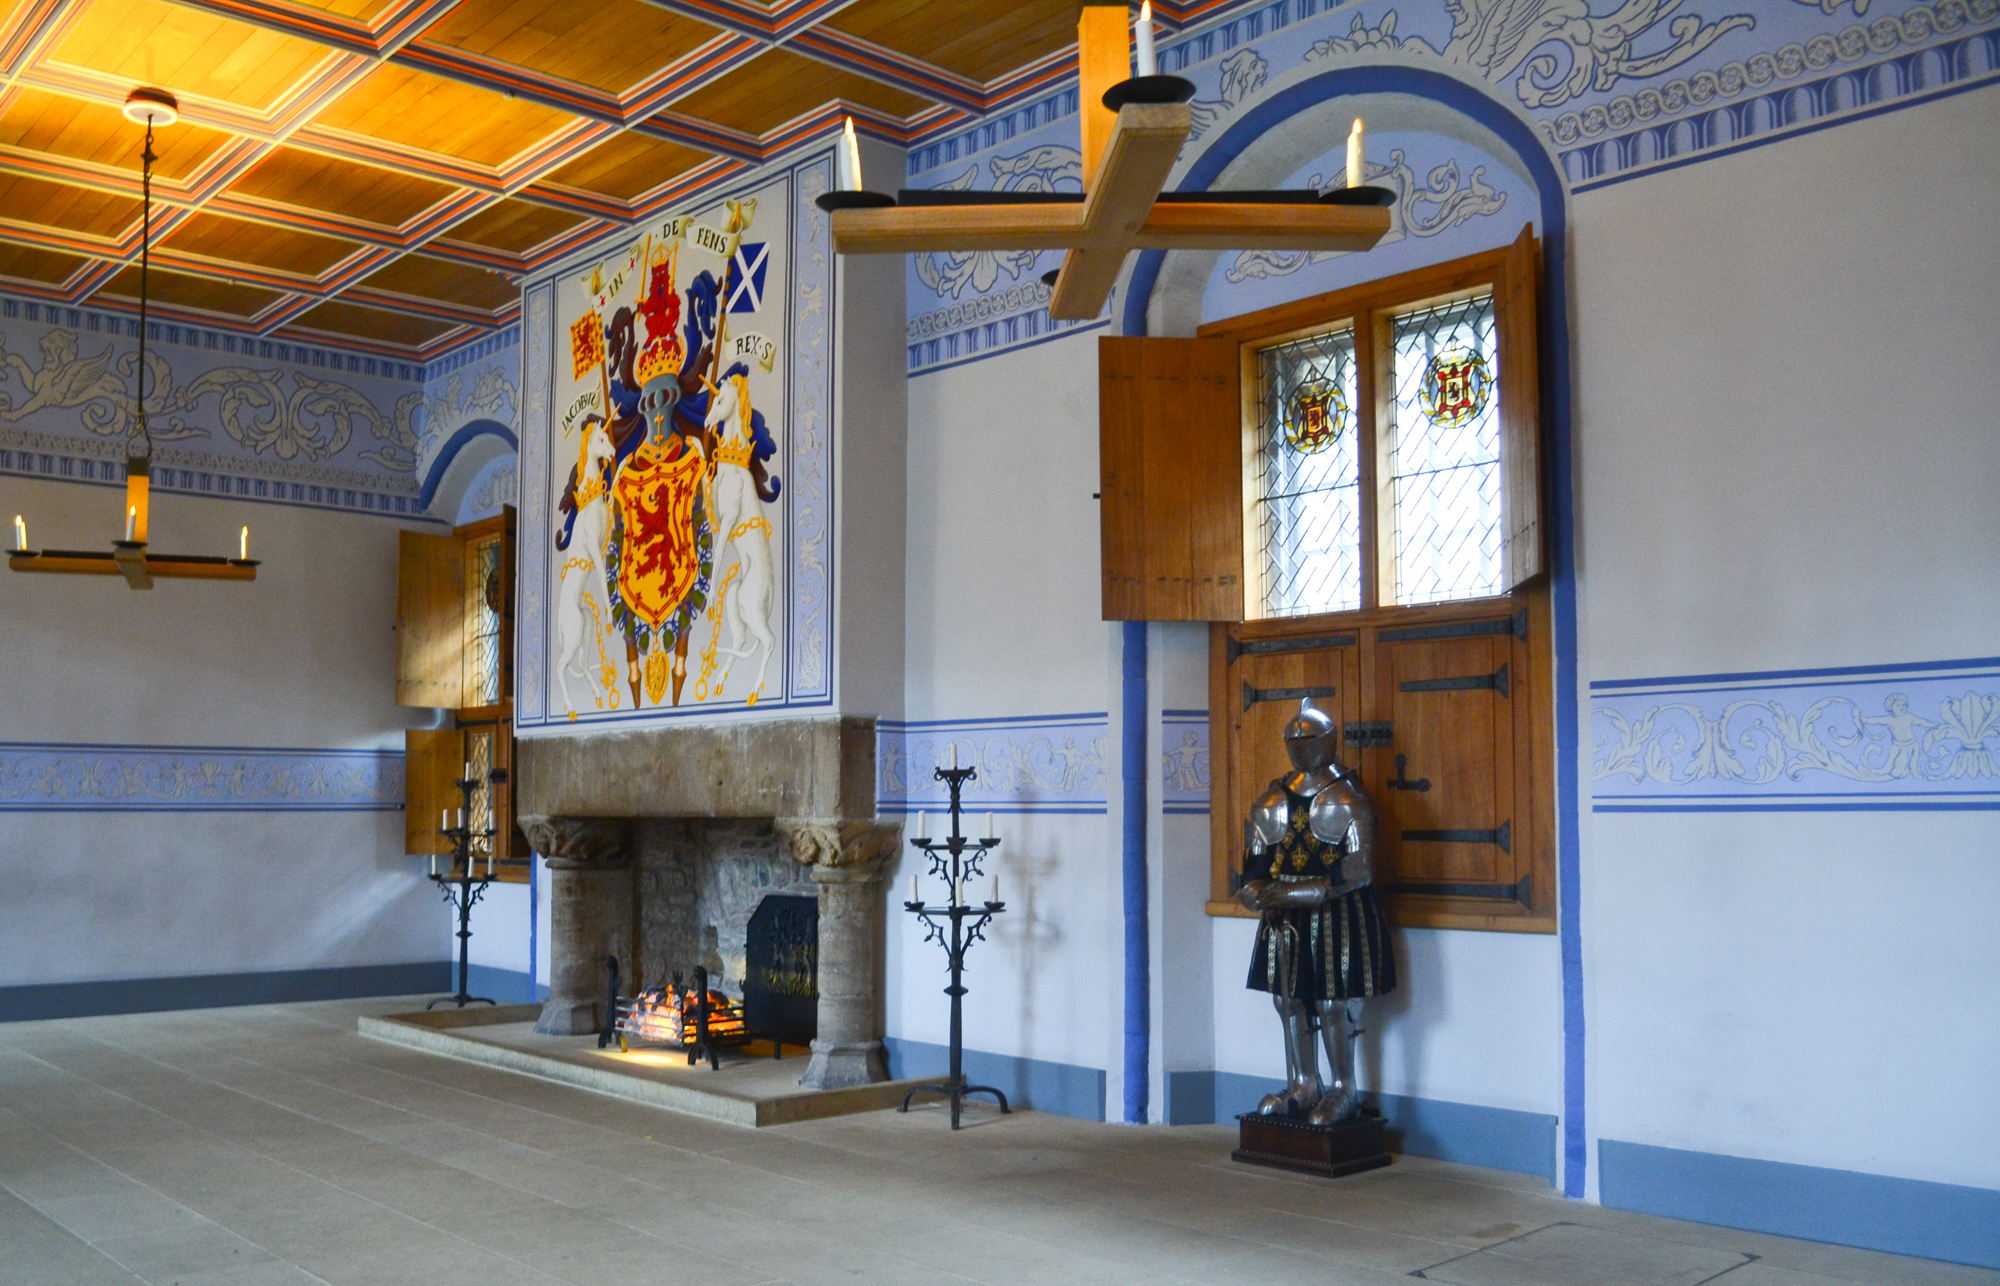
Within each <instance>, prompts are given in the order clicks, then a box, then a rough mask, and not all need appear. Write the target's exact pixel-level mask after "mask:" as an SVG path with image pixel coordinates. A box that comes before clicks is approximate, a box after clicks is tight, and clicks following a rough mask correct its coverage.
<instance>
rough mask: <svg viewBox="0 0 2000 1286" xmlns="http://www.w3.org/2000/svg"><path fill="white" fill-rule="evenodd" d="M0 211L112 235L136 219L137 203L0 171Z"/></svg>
mask: <svg viewBox="0 0 2000 1286" xmlns="http://www.w3.org/2000/svg"><path fill="white" fill-rule="evenodd" d="M0 211H5V212H6V217H8V218H10V219H17V220H19V221H20V222H22V223H33V224H37V225H40V226H41V227H45V228H58V229H60V230H62V231H64V232H82V233H88V234H90V235H92V236H99V237H115V236H117V235H119V234H120V233H122V232H124V231H125V230H126V229H127V228H129V227H131V226H132V224H133V222H134V221H135V220H137V219H138V217H139V214H140V205H139V202H138V201H137V200H136V199H134V198H132V197H128V196H114V195H112V194H111V193H109V192H93V191H91V190H90V189H89V188H79V187H72V186H70V185H69V184H67V183H49V182H46V181H44V180H42V179H30V178H23V177H20V176H17V175H12V174H0Z"/></svg>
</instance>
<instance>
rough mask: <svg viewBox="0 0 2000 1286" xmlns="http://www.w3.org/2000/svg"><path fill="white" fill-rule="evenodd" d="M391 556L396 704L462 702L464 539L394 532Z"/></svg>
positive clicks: (452, 706) (452, 705)
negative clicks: (396, 535)
mask: <svg viewBox="0 0 2000 1286" xmlns="http://www.w3.org/2000/svg"><path fill="white" fill-rule="evenodd" d="M399 536H400V539H399V542H398V547H397V551H396V552H397V561H396V704H397V705H403V706H444V707H446V708H449V709H453V710H455V709H457V708H458V707H459V706H460V705H462V704H464V700H463V697H464V676H463V674H462V673H461V669H462V666H463V664H464V662H463V658H464V655H465V542H464V541H463V540H460V539H459V538H458V537H456V536H430V535H426V534H424V533H423V532H417V531H405V532H401V533H399Z"/></svg>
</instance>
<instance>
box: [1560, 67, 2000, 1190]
mask: <svg viewBox="0 0 2000 1286" xmlns="http://www.w3.org/2000/svg"><path fill="white" fill-rule="evenodd" d="M1997 121H2000V88H1994V87H1988V88H1984V89H1980V90H1976V91H1972V92H1969V93H1964V94H1960V95H1956V96H1953V97H1949V98H1945V99H1942V100H1939V101H1937V102H1934V103H1931V104H1928V105H1924V106H1919V107H1914V108H1908V109H1905V110H1900V111H1894V112H1890V113H1888V114H1885V115H1882V116H1879V117H1874V118H1872V119H1868V120H1863V121H1859V122H1856V123H1854V124H1850V125H1846V126H1843V127H1841V128H1838V129H1832V130H1826V131H1822V132H1819V133H1813V134H1807V135H1803V136H1800V137H1797V138H1794V139H1790V140H1787V141H1784V142H1780V143H1776V144H1773V145H1771V146H1767V147H1761V148H1756V149H1753V150H1750V151H1747V152H1743V153H1740V154H1737V155H1735V156H1730V157H1725V158H1721V159H1717V160H1713V161H1708V162H1704V163H1702V164H1699V165H1692V166H1688V167H1685V168H1682V169H1679V170H1674V171H1671V172H1669V173H1666V174H1662V175H1658V176H1655V177H1651V178H1646V179H1641V180H1637V181H1634V182H1630V183H1623V184H1619V185H1616V186H1613V187H1610V188H1606V189H1604V190H1602V191H1599V192H1593V193H1587V194H1585V195H1583V196H1581V197H1579V198H1578V199H1577V201H1576V203H1575V217H1574V227H1575V239H1574V247H1575V254H1574V257H1573V262H1574V264H1575V272H1576V278H1575V281H1576V286H1575V298H1576V301H1577V312H1576V326H1575V334H1576V352H1577V367H1576V374H1577V390H1578V401H1579V415H1578V433H1579V453H1578V455H1579V470H1580V477H1581V484H1582V485H1581V506H1580V507H1581V520H1582V549H1581V564H1582V568H1583V581H1582V589H1583V605H1584V609H1583V610H1584V624H1585V637H1586V642H1587V649H1588V650H1587V651H1586V652H1585V654H1584V657H1583V660H1584V667H1585V671H1586V675H1587V677H1591V678H1598V679H1624V678H1635V677H1647V676H1656V675H1684V674H1699V673H1711V672H1721V671H1744V670H1763V669H1792V668H1806V667H1820V666H1836V665H1855V664H1883V663H1894V662H1908V661H1927V660H1936V659H1947V658H1958V657H1969V656H1984V655H1991V654H1992V653H1993V652H1994V650H1995V649H1994V646H1993V639H1994V637H1995V629H1996V626H2000V583H1996V580H1995V577H1994V575H1993V568H1994V567H1995V566H1996V565H2000V506H1996V505H1995V504H1994V503H1993V498H1992V493H1993V485H1994V480H1995V478H1996V477H2000V434H1996V433H1995V431H1994V415H1993V409H1992V408H1993V407H1994V406H1995V405H2000V256H1996V255H1995V254H1994V253H1993V248H1992V238H1991V220H1990V219H1989V218H1987V217H1985V214H1984V212H1987V211H1991V210H1993V209H1994V208H1996V205H2000V170H1996V169H1995V168H1994V166H1993V165H1992V164H1991V162H1990V158H1989V157H1988V156H1987V155H1986V153H1987V151H1988V150H1989V149H1988V146H1987V140H1989V139H1990V138H1991V137H1992V135H1993V129H1994V126H1995V123H1996V122H1997ZM1586 775H1587V774H1586ZM1586 789H1587V786H1586ZM1995 818H1996V815H1995V814H1993V813H1990V812H1988V813H1934V812H1900V813H1897V812H1881V813H1823V814H1807V813H1775V814H1771V813H1767V814H1697V815H1661V814H1650V815H1611V814H1597V815H1589V814H1586V832H1587V837H1588V844H1587V848H1586V863H1587V865H1586V868H1585V878H1584V883H1583V896H1584V903H1583V917H1582V932H1583V942H1584V949H1585V953H1586V980H1587V986H1588V997H1587V1003H1588V1010H1587V1016H1588V1021H1589V1024H1590V1038H1589V1046H1588V1048H1589V1059H1590V1082H1589V1083H1590V1086H1591V1090H1590V1097H1589V1113H1588V1121H1589V1132H1590V1134H1591V1135H1593V1136H1595V1137H1601V1138H1613V1139H1621V1140H1631V1141H1638V1142H1646V1143H1655V1144H1660V1145H1663V1146H1671V1147H1681V1148H1690V1149H1697V1150H1702V1151H1710V1152H1721V1153H1728V1154H1732V1155H1738V1156H1751V1157H1759V1158H1766V1159H1772V1160H1779V1161H1792V1162H1799V1163H1803V1164H1809V1165H1819V1166H1829V1167H1833V1168H1839V1169H1851V1170H1861V1171H1869V1172H1875V1173H1884V1174H1892V1175H1901V1176H1906V1177H1916V1178H1924V1179H1932V1180H1938V1181H1942V1182H1951V1183H1966V1184H1974V1185H1980V1186H1986V1187H2000V1111H1997V1110H1996V1108H1995V1106H1994V1102H1993V1097H1992V1087H1993V1079H1992V1068H1993V1066H1994V1064H1995V1055H1996V1052H2000V1051H1996V1045H1995V1040H1996V1035H1995V1034H1996V1033H2000V999H1996V997H1995V995H1994V992H1993V988H1992V979H1993V978H1994V977H1995V976H1996V972H2000V970H1997V969H1996V966H2000V935H1996V934H1995V933H1994V930H1993V925H1994V923H1995V920H1996V917H2000V865H1996V864H1995V863H1994V862H1993V860H1992V858H1993V854H1994V852H1995V851H1996V847H2000V821H1996V820H1995Z"/></svg>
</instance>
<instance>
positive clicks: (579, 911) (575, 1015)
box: [520, 816, 632, 1036]
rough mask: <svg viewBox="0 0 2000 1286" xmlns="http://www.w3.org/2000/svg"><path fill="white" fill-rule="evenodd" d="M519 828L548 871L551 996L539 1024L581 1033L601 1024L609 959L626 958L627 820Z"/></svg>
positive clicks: (557, 1032)
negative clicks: (606, 964)
mask: <svg viewBox="0 0 2000 1286" xmlns="http://www.w3.org/2000/svg"><path fill="white" fill-rule="evenodd" d="M520 820H521V830H522V832H523V833H524V834H525V835H527V837H528V842H529V843H530V844H532V845H533V846H534V849H535V851H536V852H537V853H540V854H541V855H542V857H543V858H544V859H546V861H547V864H548V870H549V998H548V999H547V1000H546V1001H544V1002H543V1003H542V1016H541V1018H540V1019H539V1020H537V1021H536V1023H535V1030H536V1031H538V1032H541V1033H543V1034H545V1035H549V1036H581V1035H584V1034H586V1033H588V1032H594V1031H600V1030H602V1029H603V1027H604V1021H605V1013H604V993H605V974H604V957H606V956H620V957H624V956H629V955H630V954H631V947H632V875H631V872H630V870H629V869H628V866H629V862H630V858H629V856H628V854H627V851H626V844H625V826H624V823H622V822H616V821H607V820H605V819H603V818H596V817H547V816H526V817H522V818H521V819H520Z"/></svg>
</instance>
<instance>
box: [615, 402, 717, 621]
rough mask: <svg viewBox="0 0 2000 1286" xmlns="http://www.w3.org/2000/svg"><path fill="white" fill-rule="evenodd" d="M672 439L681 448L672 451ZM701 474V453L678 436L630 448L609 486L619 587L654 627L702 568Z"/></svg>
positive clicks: (684, 594) (675, 605)
mask: <svg viewBox="0 0 2000 1286" xmlns="http://www.w3.org/2000/svg"><path fill="white" fill-rule="evenodd" d="M675 445H679V446H680V450H678V451H674V450H673V447H674V446H675ZM669 452H672V455H671V456H670V455H669ZM701 474H702V468H701V457H700V456H699V455H698V454H696V453H695V452H694V451H692V450H689V449H687V448H686V447H685V446H684V445H681V444H680V443H679V442H678V439H676V440H674V443H673V444H672V445H666V444H655V443H653V442H647V443H646V444H645V445H643V446H641V447H640V448H639V449H638V450H637V451H634V452H633V453H632V457H631V458H630V459H629V460H627V461H626V462H625V467H624V468H623V469H621V470H619V473H618V481H617V483H616V484H614V485H613V487H612V494H613V496H614V497H615V498H616V500H617V502H618V513H619V516H620V517H621V518H623V519H624V525H625V539H624V549H623V550H622V551H621V557H620V558H619V560H618V592H619V595H620V596H621V597H623V598H624V600H625V603H626V605H627V606H628V607H629V608H631V610H632V614H633V615H634V616H637V617H638V618H639V619H640V620H643V621H645V622H646V623H647V624H648V625H650V626H652V627H653V628H654V629H659V628H660V627H661V626H662V625H664V624H665V623H666V620H667V618H668V617H669V616H672V615H673V614H674V611H675V609H677V608H679V607H680V605H681V602H682V600H684V599H685V598H687V594H688V590H689V589H691V588H692V587H693V586H694V582H695V577H696V575H697V573H698V572H699V570H700V558H699V551H698V550H697V549H696V548H695V524H694V504H695V499H696V498H697V497H698V496H699V495H700V493H701Z"/></svg>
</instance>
